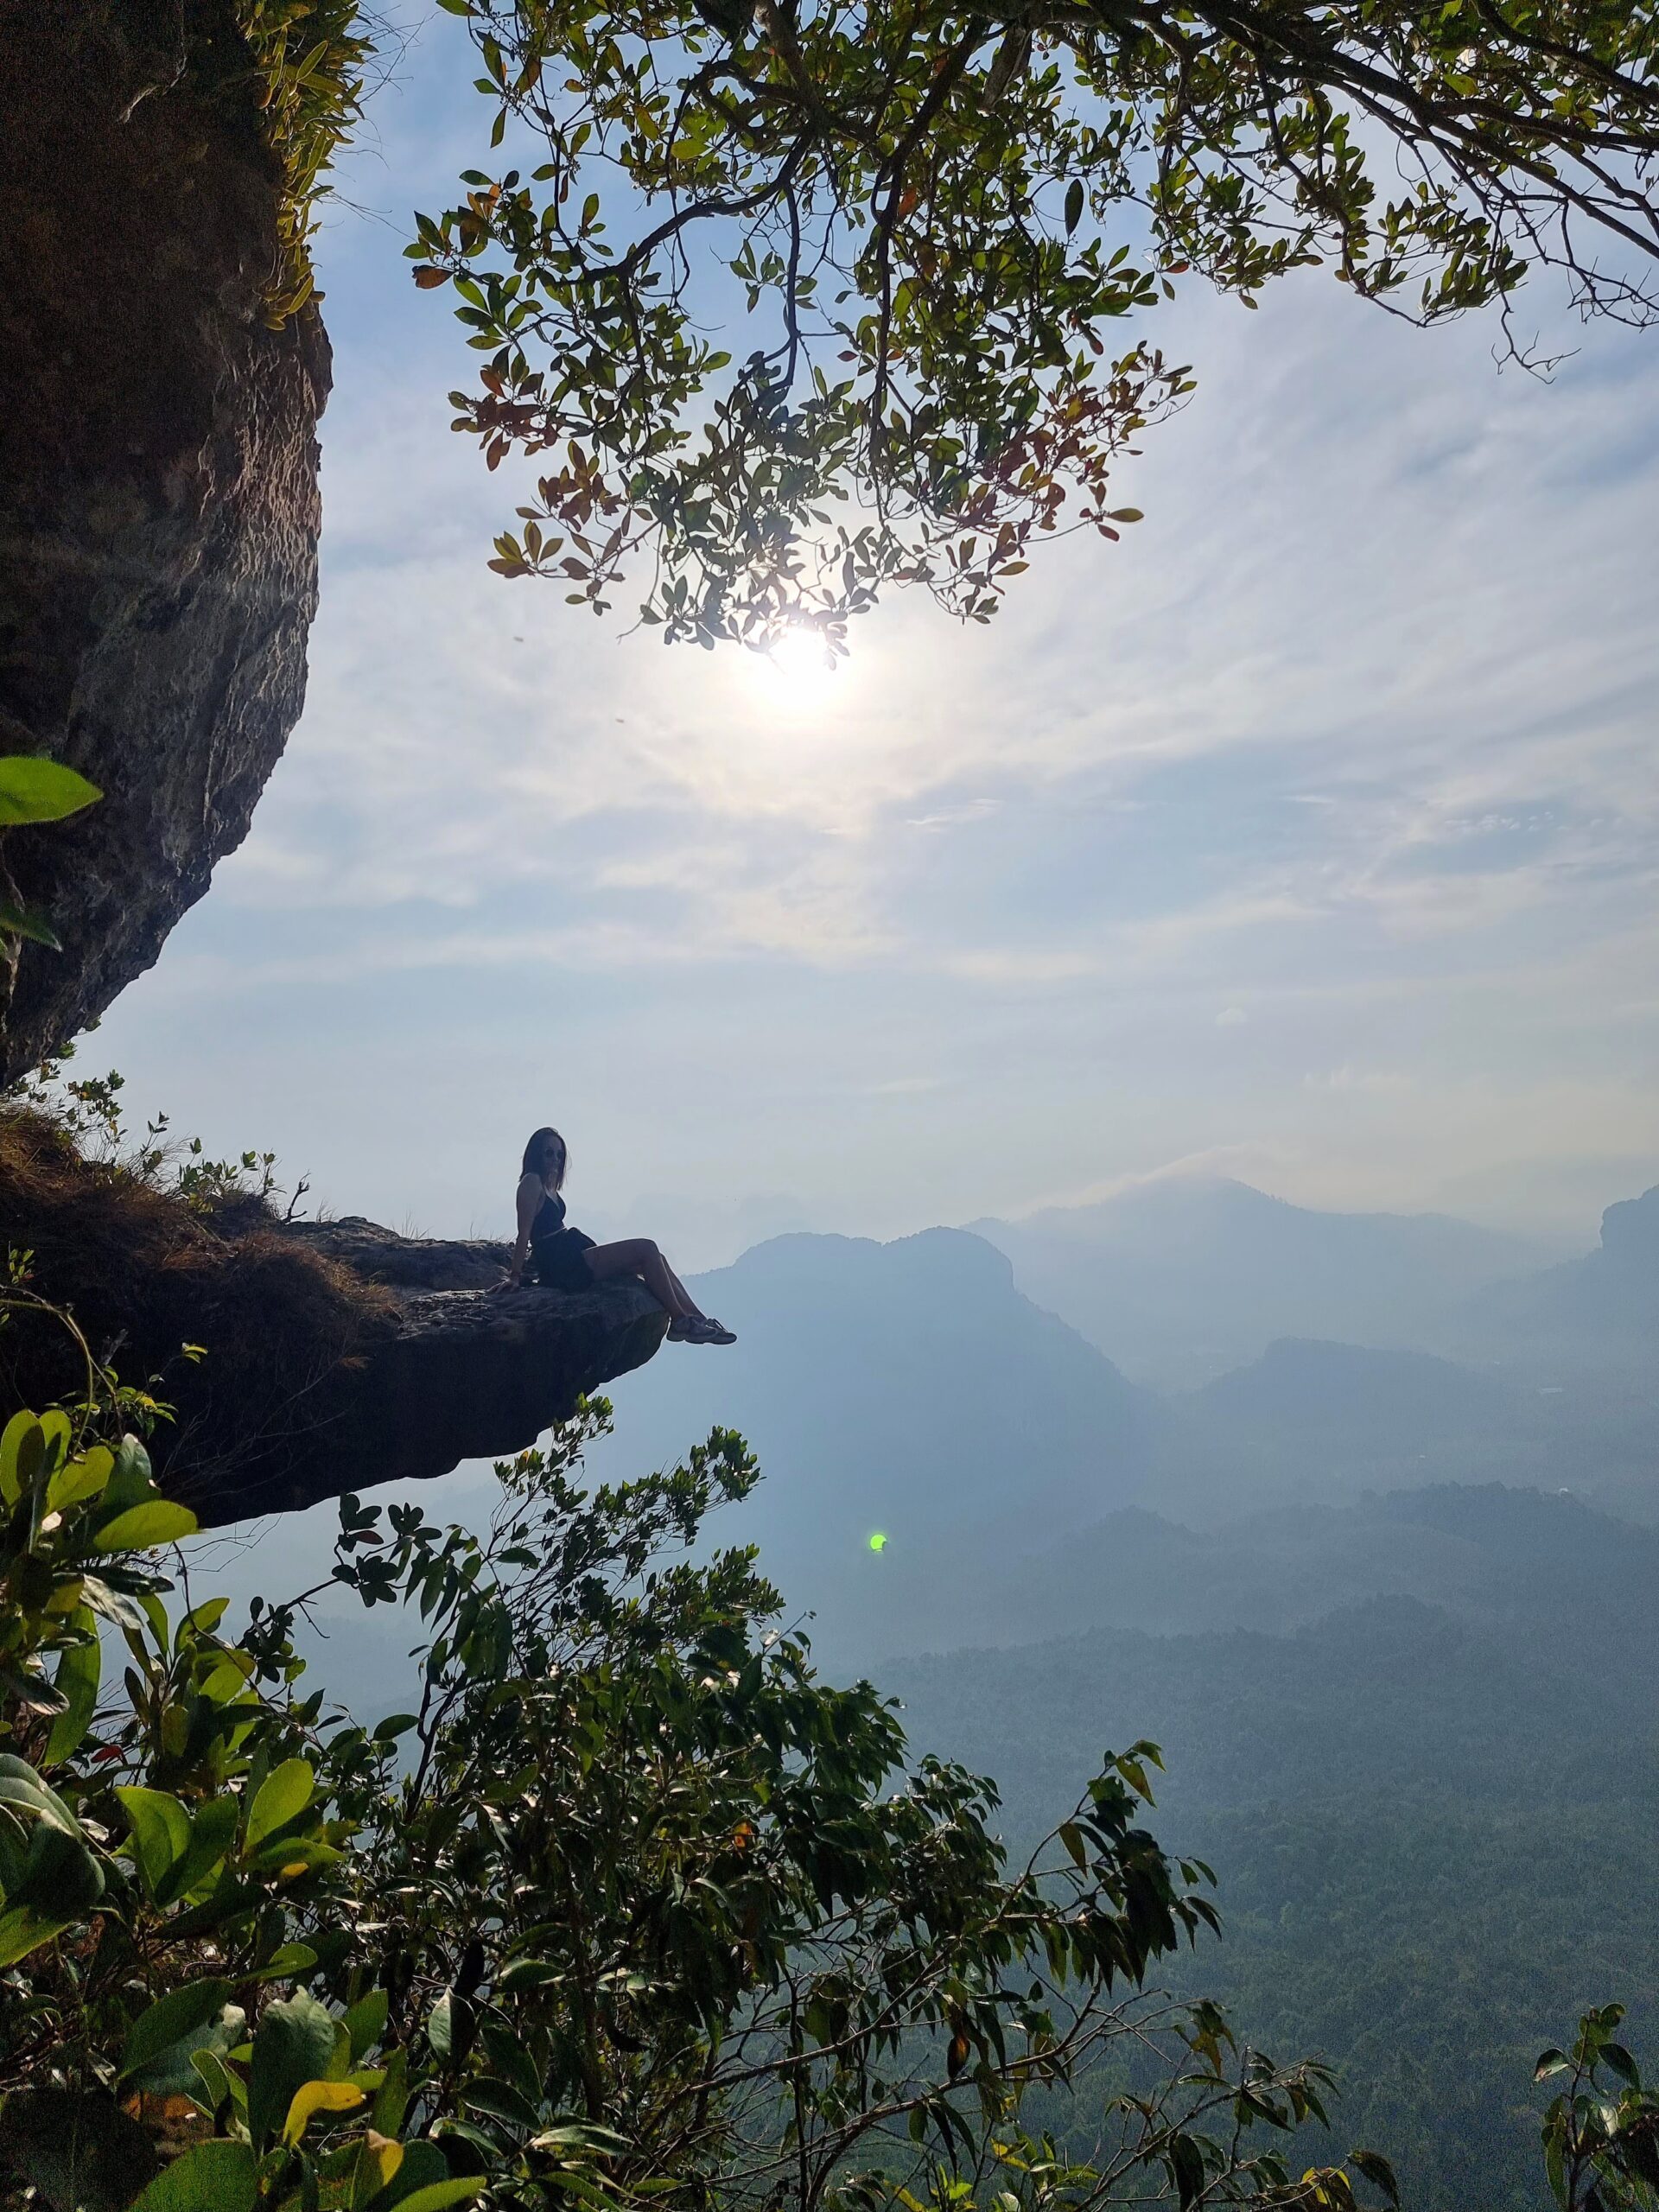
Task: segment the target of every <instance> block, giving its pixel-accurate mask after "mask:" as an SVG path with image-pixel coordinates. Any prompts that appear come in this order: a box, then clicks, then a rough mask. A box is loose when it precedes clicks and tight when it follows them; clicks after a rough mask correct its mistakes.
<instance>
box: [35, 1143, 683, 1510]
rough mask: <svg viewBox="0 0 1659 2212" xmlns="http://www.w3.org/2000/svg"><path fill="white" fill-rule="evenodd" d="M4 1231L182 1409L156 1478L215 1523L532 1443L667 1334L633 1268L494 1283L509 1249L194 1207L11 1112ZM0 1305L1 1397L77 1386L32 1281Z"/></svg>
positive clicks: (165, 1428)
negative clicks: (3, 1309) (608, 1275)
mask: <svg viewBox="0 0 1659 2212" xmlns="http://www.w3.org/2000/svg"><path fill="white" fill-rule="evenodd" d="M0 1224H3V1229H4V1236H5V1242H6V1243H8V1244H9V1245H10V1246H12V1247H13V1248H15V1249H17V1250H19V1251H24V1252H27V1253H29V1255H30V1258H29V1290H30V1292H31V1293H34V1294H38V1297H39V1298H40V1299H42V1300H47V1301H49V1304H50V1306H52V1307H53V1308H55V1309H56V1311H57V1313H58V1314H63V1313H67V1314H69V1315H72V1316H73V1321H74V1324H75V1326H76V1327H77V1328H79V1331H80V1332H81V1335H82V1337H83V1338H84V1339H85V1343H86V1350H88V1351H91V1352H92V1355H93V1356H94V1357H97V1358H98V1359H99V1360H100V1361H103V1362H105V1363H107V1364H109V1365H111V1366H112V1367H113V1368H114V1369H115V1370H116V1371H117V1373H118V1376H119V1379H120V1380H121V1381H122V1382H123V1383H131V1384H137V1385H140V1386H142V1387H144V1388H147V1389H149V1390H150V1392H151V1393H152V1395H155V1396H156V1397H157V1398H159V1399H161V1400H162V1401H163V1402H165V1403H167V1404H168V1405H169V1406H171V1407H172V1408H173V1409H174V1417H173V1418H172V1419H170V1420H168V1421H163V1422H162V1423H161V1424H159V1425H158V1427H156V1431H155V1433H154V1435H153V1437H152V1439H151V1452H152V1456H153V1457H154V1459H155V1460H156V1468H157V1471H158V1473H159V1476H160V1478H161V1480H162V1484H163V1486H164V1487H165V1488H167V1489H168V1490H169V1491H172V1492H173V1494H174V1495H175V1497H181V1498H184V1499H187V1500H188V1502H189V1503H190V1504H191V1505H193V1506H194V1508H195V1510H196V1511H197V1512H198V1514H200V1516H201V1518H202V1520H203V1521H204V1522H207V1524H208V1525H209V1526H213V1527H218V1526H222V1525H223V1524H224V1523H226V1522H231V1521H241V1520H246V1519H248V1518H250V1517H251V1516H254V1515H256V1514H262V1513H280V1512H291V1511H294V1510H297V1509H299V1508H301V1507H303V1506H308V1505H314V1504H315V1503H317V1501H318V1500H319V1499H321V1498H327V1497H339V1496H340V1495H342V1494H343V1493H344V1492H345V1491H361V1490H369V1489H372V1488H373V1487H375V1486H376V1485H377V1484H383V1483H404V1482H421V1481H426V1480H429V1479H430V1478H432V1477H434V1476H437V1475H445V1474H448V1472H449V1471H450V1470H451V1469H452V1468H454V1467H456V1466H459V1465H460V1464H461V1461H462V1460H463V1459H500V1458H505V1457H507V1456H509V1455H510V1454H512V1453H513V1452H520V1451H523V1450H524V1447H525V1446H527V1445H531V1444H533V1443H534V1442H535V1441H536V1440H537V1437H538V1436H541V1435H543V1434H544V1433H546V1431H547V1430H548V1429H549V1428H550V1427H551V1426H552V1425H553V1423H554V1422H555V1421H560V1420H563V1418H564V1417H565V1415H567V1414H569V1413H570V1412H571V1410H572V1409H573V1408H574V1407H575V1402H576V1401H577V1399H578V1398H580V1397H582V1396H584V1395H587V1394H588V1393H590V1392H592V1391H594V1390H597V1389H599V1388H600V1387H601V1385H602V1384H604V1383H609V1382H613V1380H614V1379H615V1378H616V1377H617V1376H619V1375H625V1374H626V1373H627V1372H628V1371H629V1370H630V1369H632V1368H635V1367H639V1366H640V1365H642V1364H643V1363H645V1361H646V1360H648V1359H649V1358H650V1357H651V1356H652V1353H653V1352H654V1351H656V1349H657V1347H658V1344H660V1343H661V1342H662V1340H663V1336H664V1331H665V1330H666V1327H667V1317H666V1315H665V1314H664V1312H663V1310H662V1308H661V1307H660V1306H658V1304H657V1302H656V1300H654V1299H653V1298H652V1297H651V1296H650V1295H649V1294H647V1293H646V1291H645V1289H644V1288H643V1287H641V1286H640V1285H639V1284H638V1283H609V1284H606V1285H603V1286H596V1287H594V1289H592V1290H589V1291H586V1292H583V1293H582V1294H579V1295H567V1294H564V1293H563V1292H559V1291H554V1290H540V1289H533V1288H532V1289H524V1290H508V1289H505V1287H503V1283H504V1276H505V1263H506V1260H507V1256H508V1255H507V1247H506V1246H505V1244H493V1243H485V1242H474V1243H441V1242H439V1241H437V1240H436V1239H433V1238H426V1237H414V1236H397V1234H395V1232H394V1231H392V1230H389V1229H382V1228H380V1227H378V1225H377V1224H375V1223H374V1222H372V1221H363V1220H359V1219H356V1218H352V1219H347V1220H344V1221H330V1222H284V1221H278V1220H277V1219H275V1218H274V1217H273V1216H272V1214H271V1212H270V1210H269V1208H268V1207H267V1206H266V1205H264V1203H263V1201H262V1200H260V1199H259V1198H255V1197H252V1196H251V1195H249V1196H241V1197H232V1198H225V1199H221V1200H220V1201H219V1202H218V1203H216V1204H215V1205H213V1206H212V1207H210V1208H207V1209H203V1208H201V1207H199V1206H192V1205H187V1204H186V1203H185V1201H184V1200H183V1199H182V1198H180V1197H179V1196H178V1195H177V1194H176V1192H169V1191H168V1190H165V1189H162V1188H158V1187H157V1186H156V1184H155V1183H154V1182H150V1181H146V1180H144V1179H142V1178H140V1177H137V1176H134V1175H131V1174H129V1173H125V1172H124V1170H122V1169H120V1168H118V1167H112V1166H106V1165H101V1164H99V1162H98V1161H96V1160H86V1159H83V1158H82V1157H81V1156H80V1154H79V1153H78V1152H77V1151H76V1149H75V1147H74V1146H73V1143H72V1142H71V1141H70V1139H69V1138H68V1136H67V1134H66V1133H65V1132H64V1131H63V1130H62V1129H61V1128H59V1127H58V1126H57V1125H56V1124H55V1123H54V1122H52V1121H51V1120H49V1119H48V1117H47V1116H44V1115H41V1114H37V1113H34V1112H30V1111H29V1110H28V1109H17V1108H13V1109H9V1110H6V1111H0ZM4 1318H5V1325H4V1326H3V1327H0V1405H5V1406H48V1405H51V1404H54V1403H55V1402H58V1400H59V1399H60V1398H63V1397H66V1396H68V1395H73V1394H76V1393H79V1392H81V1391H84V1389H85V1388H86V1351H83V1350H82V1349H81V1348H80V1346H79V1344H78V1343H77V1341H76V1338H75V1337H74V1336H73V1333H72V1332H70V1330H68V1329H67V1328H66V1327H65V1326H64V1325H63V1322H62V1320H61V1319H59V1318H55V1316H54V1313H48V1312H45V1311H42V1310H41V1308H39V1307H38V1306H35V1305H34V1304H33V1303H32V1302H31V1301H30V1300H29V1299H27V1298H26V1299H25V1300H22V1301H21V1302H16V1303H14V1304H13V1305H12V1307H11V1310H10V1311H9V1312H8V1313H6V1314H5V1317H4ZM195 1347H200V1356H198V1355H197V1352H196V1351H195V1350H194V1349H193V1348H195Z"/></svg>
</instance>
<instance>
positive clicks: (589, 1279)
mask: <svg viewBox="0 0 1659 2212" xmlns="http://www.w3.org/2000/svg"><path fill="white" fill-rule="evenodd" d="M593 1249H594V1240H593V1238H592V1237H591V1236H583V1235H582V1231H581V1230H579V1229H561V1230H559V1231H558V1232H557V1233H556V1235H555V1236H541V1237H537V1240H536V1242H535V1243H534V1244H532V1245H531V1248H530V1266H531V1274H533V1275H534V1276H535V1278H536V1280H537V1282H538V1283H540V1284H542V1285H543V1287H544V1288H545V1289H548V1290H591V1289H592V1288H593V1287H594V1278H593V1274H592V1272H591V1270H590V1269H589V1268H588V1262H587V1261H586V1260H585V1259H583V1257H582V1254H583V1253H584V1252H591V1251H592V1250H593Z"/></svg>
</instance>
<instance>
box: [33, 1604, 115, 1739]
mask: <svg viewBox="0 0 1659 2212" xmlns="http://www.w3.org/2000/svg"><path fill="white" fill-rule="evenodd" d="M73 1619H74V1624H75V1626H76V1627H77V1628H79V1629H84V1630H86V1643H72V1644H70V1645H68V1646H67V1648H66V1649H65V1650H64V1652H63V1655H62V1656H61V1657H60V1659H59V1661H58V1671H57V1674H56V1675H55V1676H54V1682H55V1684H56V1688H57V1690H58V1694H59V1695H60V1697H61V1698H62V1699H63V1701H64V1704H63V1711H62V1712H61V1713H59V1715H58V1716H57V1718H56V1719H55V1720H54V1722H53V1723H52V1732H51V1734H50V1735H49V1736H48V1738H47V1739H46V1763H47V1764H48V1766H57V1765H59V1764H60V1763H61V1762H62V1761H63V1760H64V1759H67V1758H68V1757H69V1755H70V1753H71V1752H72V1751H78V1750H79V1747H80V1745H81V1743H82V1741H83V1739H84V1738H85V1737H86V1731H87V1730H88V1728H90V1727H91V1726H92V1715H93V1713H96V1712H97V1710H98V1686H99V1682H100V1681H101V1680H102V1679H103V1673H104V1655H103V1653H102V1651H101V1650H100V1649H99V1641H98V1634H97V1628H96V1624H95V1623H94V1621H93V1618H92V1609H91V1607H90V1606H87V1605H81V1606H79V1607H77V1609H76V1611H75V1613H74V1616H73Z"/></svg>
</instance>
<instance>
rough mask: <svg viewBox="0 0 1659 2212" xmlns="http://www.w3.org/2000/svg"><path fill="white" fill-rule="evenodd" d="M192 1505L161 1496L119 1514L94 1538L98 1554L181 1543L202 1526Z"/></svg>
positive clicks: (93, 1541)
mask: <svg viewBox="0 0 1659 2212" xmlns="http://www.w3.org/2000/svg"><path fill="white" fill-rule="evenodd" d="M199 1526H200V1522H198V1521H197V1519H196V1516H195V1515H194V1513H193V1512H192V1511H191V1510H190V1509H189V1507H188V1505H175V1503H174V1502H173V1500H172V1499H171V1498H170V1497H158V1498H156V1499H154V1500H152V1501H151V1502H150V1503H149V1504H146V1505H135V1506H131V1507H130V1508H129V1510H127V1511H126V1512H125V1513H118V1514H117V1515H116V1516H115V1518H114V1519H113V1520H112V1521H106V1522H105V1524H104V1526H103V1527H102V1528H101V1529H99V1532H98V1534H97V1535H95V1536H94V1537H93V1538H92V1549H93V1550H94V1551H95V1552H148V1551H153V1550H154V1549H155V1548H156V1546H157V1545H158V1544H175V1543H177V1541H178V1540H179V1538H180V1537H181V1536H192V1535H194V1534H195V1532H196V1529H198V1527H199Z"/></svg>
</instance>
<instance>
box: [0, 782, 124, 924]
mask: <svg viewBox="0 0 1659 2212" xmlns="http://www.w3.org/2000/svg"><path fill="white" fill-rule="evenodd" d="M102 797H103V793H102V792H101V791H99V788H98V786H97V785H95V784H89V783H88V782H87V780H86V778H85V776H79V775H77V774H76V772H75V771H74V770H73V768H66V767H64V766H63V765H62V764H61V762H60V761H56V760H42V759H41V758H39V757H38V756H37V755H35V754H33V753H8V754H5V755H4V756H0V829H15V828H16V827H17V826H18V825H19V824H20V823H37V822H61V821H63V820H65V819H66V818H67V817H68V816H69V815H72V814H79V811H80V810H81V809H82V807H84V806H91V805H92V804H93V802H94V801H95V800H97V799H99V798H102ZM3 881H4V877H3V875H0V883H3ZM8 937H11V938H32V939H33V941H34V942H35V944H43V945H45V946H46V947H47V948H48V950H50V951H53V952H60V951H61V950H63V948H62V946H61V945H60V944H59V942H58V939H57V937H56V935H55V933H54V931H53V928H52V925H51V924H50V922H49V921H48V919H47V918H46V916H45V915H44V914H37V913H31V912H29V910H28V908H26V907H23V906H18V905H17V904H16V901H15V900H13V899H6V898H5V897H3V896H0V944H3V941H4V939H5V938H8Z"/></svg>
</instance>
